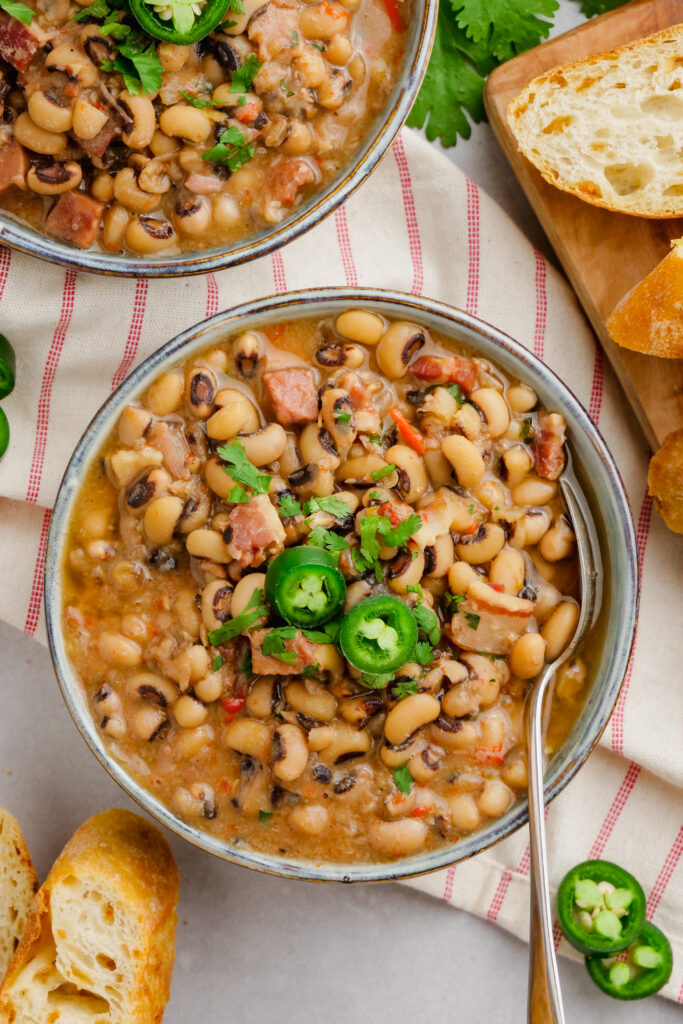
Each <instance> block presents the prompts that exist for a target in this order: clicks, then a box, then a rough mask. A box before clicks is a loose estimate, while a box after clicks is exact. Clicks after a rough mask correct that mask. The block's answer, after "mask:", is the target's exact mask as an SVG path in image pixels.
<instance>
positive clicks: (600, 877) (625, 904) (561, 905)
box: [557, 860, 645, 956]
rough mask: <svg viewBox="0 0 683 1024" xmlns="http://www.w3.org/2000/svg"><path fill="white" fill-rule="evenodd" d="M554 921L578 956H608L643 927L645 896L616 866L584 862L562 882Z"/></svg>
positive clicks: (619, 948) (636, 882) (609, 863)
mask: <svg viewBox="0 0 683 1024" xmlns="http://www.w3.org/2000/svg"><path fill="white" fill-rule="evenodd" d="M557 918H558V921H559V923H560V927H561V928H562V931H563V932H564V934H565V935H566V937H567V941H568V942H570V943H571V944H572V946H574V948H575V949H578V950H579V952H580V953H584V954H585V955H587V956H590V955H597V956H610V955H611V954H613V953H619V952H620V951H621V950H623V949H626V948H627V947H628V946H630V945H631V943H632V942H633V941H634V939H635V938H636V937H637V935H638V933H639V932H640V930H641V928H642V927H643V923H644V921H645V893H644V892H643V890H642V888H641V886H640V884H639V882H638V881H637V880H636V879H635V878H634V877H633V875H631V874H629V872H628V871H624V869H623V868H621V867H619V865H618V864H612V863H611V862H610V861H607V860H587V861H584V862H583V863H582V864H577V865H576V867H575V868H572V869H571V871H569V872H567V874H566V875H565V876H564V878H563V879H562V881H561V883H560V888H559V890H558V893H557Z"/></svg>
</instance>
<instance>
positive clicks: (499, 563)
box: [489, 548, 526, 597]
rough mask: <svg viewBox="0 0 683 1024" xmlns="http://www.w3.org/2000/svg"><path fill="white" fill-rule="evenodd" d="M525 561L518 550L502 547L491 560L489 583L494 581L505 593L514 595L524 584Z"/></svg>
mask: <svg viewBox="0 0 683 1024" xmlns="http://www.w3.org/2000/svg"><path fill="white" fill-rule="evenodd" d="M525 577H526V563H525V561H524V556H523V555H522V554H521V553H520V552H519V551H514V550H512V549H511V548H503V550H502V551H501V552H499V554H497V555H496V557H495V558H494V559H493V561H492V562H491V567H490V569H489V583H496V584H498V585H499V586H501V587H502V588H503V590H504V591H505V593H506V594H511V595H512V596H513V597H516V596H517V594H519V592H520V590H521V589H522V587H523V586H524V580H525Z"/></svg>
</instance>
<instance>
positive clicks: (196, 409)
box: [185, 366, 237, 420]
mask: <svg viewBox="0 0 683 1024" xmlns="http://www.w3.org/2000/svg"><path fill="white" fill-rule="evenodd" d="M217 390H218V380H217V378H216V374H215V373H214V372H213V370H211V369H209V368H208V367H205V366H193V367H192V369H191V370H190V372H189V373H188V376H187V383H186V385H185V401H186V402H187V407H188V409H189V411H190V412H191V413H192V415H193V416H194V417H195V419H198V420H206V419H208V418H209V416H210V415H211V413H212V412H213V410H214V405H215V398H216V392H217ZM236 393H237V392H236Z"/></svg>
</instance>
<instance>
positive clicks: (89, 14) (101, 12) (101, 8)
mask: <svg viewBox="0 0 683 1024" xmlns="http://www.w3.org/2000/svg"><path fill="white" fill-rule="evenodd" d="M3 7H4V4H3ZM5 10H6V8H5ZM110 13H111V11H110V9H109V4H108V3H107V0H94V3H92V4H90V5H89V6H88V7H83V8H82V9H81V10H80V11H78V13H77V14H74V16H73V20H74V21H90V20H91V19H92V20H93V21H97V20H98V19H100V18H106V17H108V16H109V14H110Z"/></svg>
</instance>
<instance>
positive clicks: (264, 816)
mask: <svg viewBox="0 0 683 1024" xmlns="http://www.w3.org/2000/svg"><path fill="white" fill-rule="evenodd" d="M272 817H273V812H272V811H259V812H258V820H259V821H260V822H261V824H262V825H265V823H266V822H267V821H270V819H271V818H272Z"/></svg>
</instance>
